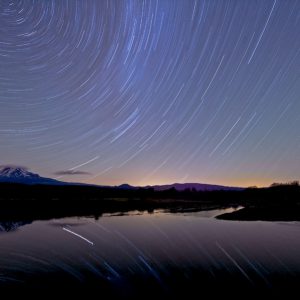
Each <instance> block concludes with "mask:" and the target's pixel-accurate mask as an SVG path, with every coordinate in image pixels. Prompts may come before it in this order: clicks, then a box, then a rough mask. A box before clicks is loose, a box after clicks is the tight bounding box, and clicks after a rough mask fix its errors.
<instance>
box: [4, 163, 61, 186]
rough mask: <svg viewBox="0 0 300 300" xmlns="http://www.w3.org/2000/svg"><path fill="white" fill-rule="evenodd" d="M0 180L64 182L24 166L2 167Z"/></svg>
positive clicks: (28, 182) (29, 182)
mask: <svg viewBox="0 0 300 300" xmlns="http://www.w3.org/2000/svg"><path fill="white" fill-rule="evenodd" d="M0 182H15V183H25V184H64V183H63V182H61V181H58V180H55V179H52V178H45V177H41V176H39V175H38V174H35V173H32V172H29V171H28V170H27V169H26V168H23V167H11V166H5V167H2V168H1V169H0Z"/></svg>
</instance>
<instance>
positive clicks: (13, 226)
mask: <svg viewBox="0 0 300 300" xmlns="http://www.w3.org/2000/svg"><path fill="white" fill-rule="evenodd" d="M31 223H32V221H5V222H0V232H9V231H15V230H17V229H18V228H19V227H21V226H24V225H27V224H31Z"/></svg>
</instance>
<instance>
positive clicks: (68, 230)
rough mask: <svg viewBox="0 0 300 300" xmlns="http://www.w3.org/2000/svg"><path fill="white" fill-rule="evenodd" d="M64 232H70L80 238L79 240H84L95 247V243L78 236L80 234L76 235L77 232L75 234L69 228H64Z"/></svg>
mask: <svg viewBox="0 0 300 300" xmlns="http://www.w3.org/2000/svg"><path fill="white" fill-rule="evenodd" d="M63 230H65V231H67V232H70V233H71V234H74V235H76V236H78V237H79V238H81V239H83V240H84V241H86V242H88V243H89V244H91V245H93V246H94V243H93V242H91V241H90V240H88V239H86V238H85V237H83V236H82V235H80V234H78V233H76V232H73V231H72V230H70V229H67V228H65V227H63Z"/></svg>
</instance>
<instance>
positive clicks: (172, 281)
mask: <svg viewBox="0 0 300 300" xmlns="http://www.w3.org/2000/svg"><path fill="white" fill-rule="evenodd" d="M232 210H233V209H226V210H213V211H202V212H190V213H167V212H163V211H154V212H153V213H148V212H138V211H136V212H135V211H134V212H130V213H128V214H125V215H109V214H107V215H103V216H101V217H100V218H99V219H97V220H95V219H94V218H92V217H78V218H65V219H55V220H49V221H35V222H32V223H30V224H26V222H21V221H20V222H18V223H17V222H14V223H11V224H10V223H9V222H6V223H2V225H1V229H2V231H1V232H0V287H1V289H10V290H11V288H14V287H18V288H19V289H26V290H36V289H37V290H51V289H52V288H55V287H60V288H62V287H63V288H64V289H66V290H69V291H73V290H75V291H77V290H81V291H87V292H88V291H95V290H98V291H99V292H102V293H107V294H108V295H112V296H122V297H123V298H132V297H137V298H138V297H139V296H140V295H142V294H145V295H148V296H153V297H155V296H157V295H163V296H164V297H167V298H168V297H169V298H175V297H180V295H188V294H189V293H190V294H191V295H192V294H193V293H195V292H198V293H199V292H200V293H204V292H205V293H206V292H209V293H210V294H212V295H214V294H219V293H222V294H229V295H232V294H234V293H236V294H238V293H239V292H240V290H243V291H249V292H251V293H252V292H254V293H261V292H264V293H278V292H284V293H286V292H287V291H293V290H294V289H295V290H297V287H298V286H299V283H300V223H299V222H282V223H280V222H261V221H256V222H238V221H223V220H217V219H215V218H214V217H215V216H216V215H218V214H222V213H225V212H230V211H232Z"/></svg>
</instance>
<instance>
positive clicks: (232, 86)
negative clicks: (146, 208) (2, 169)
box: [0, 0, 300, 186]
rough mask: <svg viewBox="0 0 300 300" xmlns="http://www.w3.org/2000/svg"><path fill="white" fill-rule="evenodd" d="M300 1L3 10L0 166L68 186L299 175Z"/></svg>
mask: <svg viewBox="0 0 300 300" xmlns="http://www.w3.org/2000/svg"><path fill="white" fill-rule="evenodd" d="M299 33H300V2H299V1H297V0H295V1H293V0H264V1H262V0H261V1H253V0H234V1H226V0H222V1H214V0H206V1H204V0H201V1H190V0H184V1H182V0H170V1H167V0H136V1H134V0H127V1H113V0H112V1H108V0H107V1H105V0H82V1H76V0H70V1H68V0H59V1H58V0H52V1H51V0H48V1H42V0H41V1H34V0H26V1H25V0H24V1H22V0H0V141H1V143H0V159H1V161H0V164H1V165H3V164H14V165H16V164H19V165H25V166H28V167H29V168H30V169H32V170H33V171H35V172H37V173H40V174H41V175H43V176H48V177H55V178H59V179H61V180H65V181H77V182H79V181H81V182H89V183H96V184H110V185H115V184H121V183H125V182H126V183H129V184H133V185H147V184H164V183H173V182H203V183H215V184H224V185H240V186H248V185H257V186H262V185H268V184H271V183H272V182H274V181H276V182H278V181H281V182H286V181H290V180H294V179H299V177H300V171H299V170H300V169H299V167H300V134H299V128H300V99H299V95H300V38H299Z"/></svg>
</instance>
